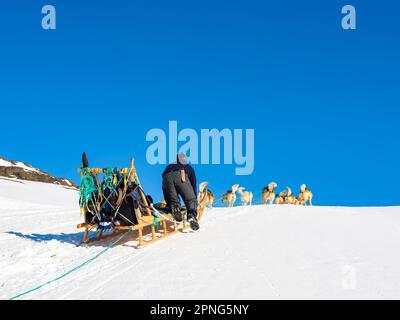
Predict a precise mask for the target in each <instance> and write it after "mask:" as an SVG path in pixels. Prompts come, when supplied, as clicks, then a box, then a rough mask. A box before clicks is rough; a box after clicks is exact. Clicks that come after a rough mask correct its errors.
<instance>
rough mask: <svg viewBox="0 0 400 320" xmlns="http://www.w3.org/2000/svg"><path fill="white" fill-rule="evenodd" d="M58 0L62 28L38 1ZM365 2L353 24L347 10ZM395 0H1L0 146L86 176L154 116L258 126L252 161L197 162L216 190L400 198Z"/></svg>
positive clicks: (390, 201)
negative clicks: (46, 19) (273, 188)
mask: <svg viewBox="0 0 400 320" xmlns="http://www.w3.org/2000/svg"><path fill="white" fill-rule="evenodd" d="M46 4H52V5H54V6H55V7H56V9H57V30H55V31H45V30H43V29H42V28H41V18H42V14H41V8H42V6H43V5H46ZM345 4H352V5H354V6H355V7H356V9H357V30H355V31H344V30H342V28H341V18H342V14H341V8H342V6H343V5H345ZM399 9H400V5H399V4H398V3H396V2H395V1H379V2H378V1H350V2H343V1H308V0H306V1H294V0H292V1H279V3H277V1H251V0H246V1H217V0H213V1H207V0H204V1H201V2H198V1H196V2H194V1H175V0H171V1H128V0H125V1H121V0H115V1H72V0H69V1H56V0H47V1H28V0H26V1H20V0H14V1H7V2H5V3H2V4H1V13H0V17H1V19H0V39H1V47H0V48H1V50H0V110H1V113H0V114H1V126H0V137H1V139H0V155H3V156H5V157H7V158H12V159H18V160H22V161H27V162H30V163H31V164H32V165H34V166H36V167H39V168H42V169H44V170H47V171H50V172H52V173H53V174H54V175H57V176H65V177H68V178H71V179H73V180H75V181H77V182H78V181H79V175H78V174H77V172H76V168H77V167H78V166H79V165H80V156H81V153H82V151H84V150H85V151H86V152H87V153H88V155H89V160H90V161H91V163H92V165H95V166H101V167H102V166H104V167H106V166H114V165H115V166H125V165H126V164H127V163H128V162H129V157H130V156H134V157H135V158H136V161H137V168H138V170H139V173H140V177H141V180H142V183H143V186H144V188H145V190H147V192H149V193H150V194H153V195H155V198H160V195H161V173H162V170H163V167H164V166H151V165H149V164H147V162H146V158H145V153H146V149H147V147H148V146H149V145H150V144H149V143H148V142H146V141H145V137H146V133H147V131H148V130H150V129H152V128H162V129H165V130H166V129H167V128H168V121H170V120H177V121H178V126H179V129H184V128H193V129H195V130H198V131H200V129H202V128H205V129H211V128H217V129H223V128H230V129H233V128H242V129H246V128H254V129H255V170H254V173H253V174H252V175H251V176H241V177H237V176H235V174H234V172H235V171H234V168H235V166H234V165H233V166H229V165H226V166H224V165H214V166H210V165H208V166H205V165H203V166H201V165H198V166H195V169H196V171H197V174H198V179H199V180H201V181H205V180H209V181H210V182H211V185H210V187H211V189H212V190H213V191H214V193H216V194H217V195H220V194H222V193H223V192H224V191H226V189H228V188H229V187H230V186H231V185H232V184H234V183H236V182H238V183H241V184H242V185H243V186H245V187H246V188H247V189H249V190H252V191H254V193H257V194H258V193H259V192H260V190H261V189H262V187H264V186H265V185H266V184H268V183H269V182H270V181H276V182H277V183H278V185H279V187H278V188H279V189H283V188H284V187H286V186H291V187H292V189H293V190H295V191H296V192H297V191H298V188H299V185H300V184H301V183H306V184H307V185H308V186H309V187H310V188H311V189H312V191H313V192H314V194H315V203H316V204H320V205H354V206H355V205H367V206H369V205H399V204H400V200H399V190H398V181H399V179H400V169H399V168H400V167H399V165H398V164H399V156H400V151H399V147H400V143H399V138H400V134H399V125H398V120H399V116H400V111H399V106H400V98H399V85H400V83H399V82H400V80H399V74H400V72H399V71H400V67H399V56H400V44H399V30H400V28H399V22H398V12H399Z"/></svg>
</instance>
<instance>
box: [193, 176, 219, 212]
mask: <svg viewBox="0 0 400 320" xmlns="http://www.w3.org/2000/svg"><path fill="white" fill-rule="evenodd" d="M207 186H208V182H202V183H200V186H199V193H198V195H197V201H198V203H199V205H201V206H204V208H206V207H207V206H209V208H210V209H212V207H213V204H214V201H215V196H214V194H213V193H212V192H211V190H209V189H206V187H207Z"/></svg>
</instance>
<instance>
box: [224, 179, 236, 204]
mask: <svg viewBox="0 0 400 320" xmlns="http://www.w3.org/2000/svg"><path fill="white" fill-rule="evenodd" d="M238 188H239V184H235V185H233V186H232V189H231V190H228V191H227V192H226V193H225V194H224V195H223V196H222V202H226V206H227V207H233V204H234V203H235V201H236V191H237V189H238Z"/></svg>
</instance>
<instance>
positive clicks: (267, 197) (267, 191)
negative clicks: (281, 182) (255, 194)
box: [261, 182, 278, 204]
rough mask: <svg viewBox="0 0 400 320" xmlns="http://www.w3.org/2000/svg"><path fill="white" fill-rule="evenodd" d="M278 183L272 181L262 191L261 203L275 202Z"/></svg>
mask: <svg viewBox="0 0 400 320" xmlns="http://www.w3.org/2000/svg"><path fill="white" fill-rule="evenodd" d="M277 186H278V185H277V184H276V183H275V182H271V183H270V184H268V186H266V187H265V188H264V189H263V191H262V192H261V196H262V200H261V204H266V203H267V201H269V204H273V203H274V200H275V188H276V187H277Z"/></svg>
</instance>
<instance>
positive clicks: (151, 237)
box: [77, 159, 205, 248]
mask: <svg viewBox="0 0 400 320" xmlns="http://www.w3.org/2000/svg"><path fill="white" fill-rule="evenodd" d="M78 172H79V173H80V174H81V176H82V181H84V179H85V178H86V179H88V177H92V178H93V180H94V181H97V185H96V188H95V189H96V190H95V191H93V193H92V194H91V195H89V196H90V197H92V198H91V201H82V203H81V215H83V217H84V222H83V223H80V224H78V225H77V228H78V229H84V233H83V240H82V242H83V243H91V242H95V241H99V240H103V239H106V238H109V237H113V236H115V235H117V234H121V233H124V232H132V236H133V239H134V240H137V242H138V247H139V248H140V247H144V246H146V245H149V244H151V243H154V242H157V241H159V240H162V239H164V238H167V237H169V236H171V235H174V234H177V233H179V232H183V231H186V230H187V229H188V224H187V221H186V211H185V210H183V211H182V216H183V221H182V222H181V223H180V222H176V221H175V220H174V218H173V215H172V214H171V213H167V212H161V209H156V208H155V207H154V206H153V205H152V204H151V203H150V204H149V201H148V198H147V196H146V194H145V193H144V191H143V189H142V187H141V184H140V180H139V177H138V174H137V171H136V168H135V166H134V160H133V159H132V160H131V165H130V167H129V168H90V167H85V168H80V169H78ZM101 174H103V175H108V178H110V177H111V178H113V180H114V183H115V181H116V180H117V179H116V177H117V176H119V177H120V180H123V181H124V184H126V183H127V181H128V180H129V181H135V183H136V185H137V187H138V191H139V192H140V203H141V206H139V207H138V208H136V209H135V214H136V218H137V224H134V225H129V226H122V225H116V226H114V227H113V228H112V230H111V233H110V234H107V235H104V234H103V233H104V232H105V231H106V230H102V229H100V228H99V223H96V222H93V220H94V214H93V211H94V210H97V209H100V207H99V203H96V201H98V200H99V199H103V201H104V199H106V197H105V195H104V194H103V189H102V183H100V182H99V181H100V179H99V175H101ZM103 182H104V180H103ZM82 188H87V186H85V185H82V184H81V197H82V193H85V190H82ZM86 191H87V190H86ZM89 191H90V190H89ZM96 198H97V199H96ZM93 199H94V200H93ZM80 201H81V200H80ZM202 202H204V201H201V202H200V203H199V204H198V217H199V218H198V220H199V221H200V220H201V217H202V215H203V212H204V209H205V205H204V203H202ZM99 211H100V210H99ZM90 231H95V232H97V236H95V237H93V238H89V232H90Z"/></svg>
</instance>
